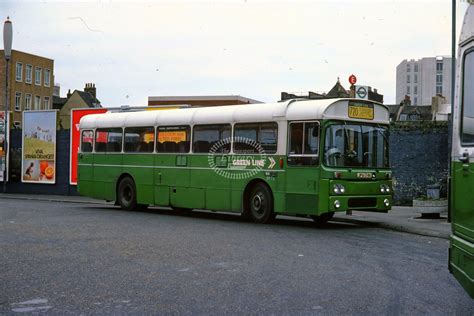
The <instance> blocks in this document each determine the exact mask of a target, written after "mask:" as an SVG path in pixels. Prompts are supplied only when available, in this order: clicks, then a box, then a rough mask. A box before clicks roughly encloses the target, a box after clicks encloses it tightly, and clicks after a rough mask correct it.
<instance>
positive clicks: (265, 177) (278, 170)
mask: <svg viewBox="0 0 474 316" xmlns="http://www.w3.org/2000/svg"><path fill="white" fill-rule="evenodd" d="M388 124H389V112H388V109H387V108H386V107H385V106H384V105H382V104H378V103H374V102H369V101H364V100H356V99H325V100H305V101H303V100H290V101H287V102H281V103H275V104H245V105H235V106H218V107H201V108H182V109H172V110H163V111H141V112H116V113H104V114H94V115H88V116H85V117H83V118H82V119H81V121H80V132H81V144H80V148H79V157H78V162H79V163H78V190H79V192H80V194H82V195H85V196H90V197H95V198H100V199H105V200H110V201H116V202H117V204H118V205H120V206H121V207H122V208H123V209H125V210H132V209H137V208H140V207H146V206H148V205H157V206H171V207H172V208H173V209H176V210H182V209H207V210H212V211H232V212H240V213H242V214H243V215H245V216H249V217H250V218H252V219H253V220H254V221H255V222H258V223H265V222H267V221H269V220H271V219H272V218H274V217H275V216H276V215H278V214H284V215H294V216H305V217H311V218H313V219H314V220H315V221H318V222H325V221H327V220H329V219H330V218H331V217H332V216H333V215H334V212H347V211H352V210H364V211H374V212H387V211H388V210H389V209H390V208H391V204H392V180H391V170H390V166H389V150H388Z"/></svg>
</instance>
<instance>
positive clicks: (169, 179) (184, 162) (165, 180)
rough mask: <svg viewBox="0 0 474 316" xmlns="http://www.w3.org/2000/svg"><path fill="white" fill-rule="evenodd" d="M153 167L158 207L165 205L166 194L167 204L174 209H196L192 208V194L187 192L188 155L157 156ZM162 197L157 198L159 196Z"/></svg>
mask: <svg viewBox="0 0 474 316" xmlns="http://www.w3.org/2000/svg"><path fill="white" fill-rule="evenodd" d="M155 167H156V168H157V171H158V172H159V174H158V178H159V179H158V183H157V184H158V188H157V189H155V194H157V195H158V197H157V198H158V200H157V201H158V202H157V204H159V205H165V204H164V203H165V202H166V200H167V197H166V193H167V192H168V194H169V204H170V205H172V206H175V207H186V208H197V207H200V205H196V206H193V205H192V204H193V197H194V195H193V193H192V192H190V191H189V175H190V170H189V168H188V167H189V155H176V154H172V155H168V154H162V155H157V156H156V158H155ZM160 194H161V195H162V196H159V195H160Z"/></svg>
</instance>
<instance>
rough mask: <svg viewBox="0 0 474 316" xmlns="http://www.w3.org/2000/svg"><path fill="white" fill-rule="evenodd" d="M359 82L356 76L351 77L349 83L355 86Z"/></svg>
mask: <svg viewBox="0 0 474 316" xmlns="http://www.w3.org/2000/svg"><path fill="white" fill-rule="evenodd" d="M356 82H357V77H356V76H354V75H350V76H349V83H350V84H355V83H356Z"/></svg>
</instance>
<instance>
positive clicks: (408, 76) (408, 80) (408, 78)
mask: <svg viewBox="0 0 474 316" xmlns="http://www.w3.org/2000/svg"><path fill="white" fill-rule="evenodd" d="M407 83H410V75H407Z"/></svg>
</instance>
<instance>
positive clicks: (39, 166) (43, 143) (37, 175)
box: [21, 111, 57, 184]
mask: <svg viewBox="0 0 474 316" xmlns="http://www.w3.org/2000/svg"><path fill="white" fill-rule="evenodd" d="M56 117H57V111H24V112H23V135H22V136H23V137H22V139H23V146H22V147H23V153H22V160H21V182H26V183H47V184H54V183H56Z"/></svg>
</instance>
